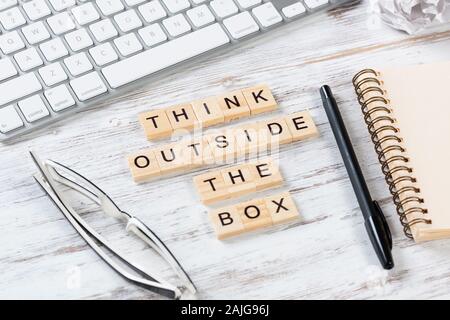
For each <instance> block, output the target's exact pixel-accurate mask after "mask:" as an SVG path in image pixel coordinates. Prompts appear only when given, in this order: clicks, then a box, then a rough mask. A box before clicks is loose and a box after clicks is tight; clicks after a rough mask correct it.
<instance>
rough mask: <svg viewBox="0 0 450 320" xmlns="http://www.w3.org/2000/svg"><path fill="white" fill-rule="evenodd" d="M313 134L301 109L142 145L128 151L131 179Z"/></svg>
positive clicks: (223, 160) (226, 159) (272, 148)
mask: <svg viewBox="0 0 450 320" xmlns="http://www.w3.org/2000/svg"><path fill="white" fill-rule="evenodd" d="M317 135H318V131H317V128H316V125H315V124H314V121H313V119H312V118H311V116H310V114H309V112H308V111H302V112H297V113H294V114H290V115H287V116H283V117H278V118H275V119H271V120H264V121H259V122H257V123H253V124H247V125H243V126H238V127H233V128H228V129H224V130H219V131H216V132H213V133H207V134H206V135H204V136H201V137H193V136H190V137H187V138H184V139H182V140H180V141H178V142H173V143H169V144H165V145H162V146H158V147H154V148H151V149H146V150H143V151H140V152H137V153H135V154H132V155H130V156H129V157H128V164H129V167H130V170H131V174H132V176H133V179H134V180H135V181H136V182H142V181H146V180H150V179H153V178H156V177H160V176H164V175H168V174H173V173H178V172H183V171H184V172H186V171H188V170H191V169H193V168H198V167H199V166H205V165H214V164H229V163H234V162H236V160H237V159H239V158H242V157H244V156H249V155H255V156H256V155H264V154H271V153H274V152H276V151H277V150H278V148H279V146H280V145H282V144H286V143H292V142H295V141H300V140H304V139H307V138H311V137H315V136H317Z"/></svg>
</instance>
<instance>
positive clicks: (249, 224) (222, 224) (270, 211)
mask: <svg viewBox="0 0 450 320" xmlns="http://www.w3.org/2000/svg"><path fill="white" fill-rule="evenodd" d="M299 217H300V216H299V212H298V209H297V207H296V205H295V203H294V200H293V199H292V197H291V195H290V194H289V192H283V193H280V194H276V195H272V196H268V197H266V198H260V199H254V200H250V201H245V202H243V203H239V204H236V205H232V206H227V207H224V208H220V209H215V210H211V211H210V212H209V219H210V221H211V223H212V225H213V227H214V230H215V232H216V235H217V238H218V239H219V240H224V239H227V238H230V237H234V236H237V235H240V234H242V233H245V232H250V231H254V230H258V229H261V228H265V227H269V226H272V225H275V224H280V223H286V222H290V221H292V220H294V219H299Z"/></svg>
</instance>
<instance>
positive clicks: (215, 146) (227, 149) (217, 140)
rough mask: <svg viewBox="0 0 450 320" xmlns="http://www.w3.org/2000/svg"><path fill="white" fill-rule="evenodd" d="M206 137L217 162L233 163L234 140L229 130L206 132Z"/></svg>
mask: <svg viewBox="0 0 450 320" xmlns="http://www.w3.org/2000/svg"><path fill="white" fill-rule="evenodd" d="M206 139H207V140H208V143H209V147H210V149H211V152H212V154H213V157H214V159H215V161H216V163H217V164H223V163H233V162H234V161H235V160H236V157H237V150H236V140H235V138H234V135H233V132H232V131H231V130H224V131H219V132H216V133H212V134H208V135H207V136H206Z"/></svg>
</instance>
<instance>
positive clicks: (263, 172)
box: [250, 158, 284, 191]
mask: <svg viewBox="0 0 450 320" xmlns="http://www.w3.org/2000/svg"><path fill="white" fill-rule="evenodd" d="M250 168H251V170H252V173H253V175H254V176H255V177H256V179H255V183H256V190H257V191H261V190H266V189H270V188H276V187H279V186H281V185H283V182H284V180H283V176H282V175H281V172H280V168H279V166H278V163H276V162H275V161H273V160H272V159H271V158H264V159H261V160H258V161H257V162H254V163H251V164H250Z"/></svg>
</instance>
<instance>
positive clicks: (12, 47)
mask: <svg viewBox="0 0 450 320" xmlns="http://www.w3.org/2000/svg"><path fill="white" fill-rule="evenodd" d="M24 47H25V43H23V41H22V38H21V37H20V36H19V33H18V32H17V31H12V32H8V33H7V34H4V35H2V36H0V49H2V51H3V53H4V54H10V53H13V52H15V51H17V50H20V49H22V48H24Z"/></svg>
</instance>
